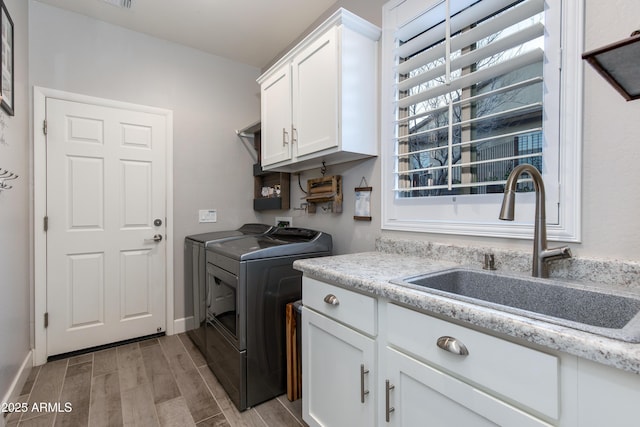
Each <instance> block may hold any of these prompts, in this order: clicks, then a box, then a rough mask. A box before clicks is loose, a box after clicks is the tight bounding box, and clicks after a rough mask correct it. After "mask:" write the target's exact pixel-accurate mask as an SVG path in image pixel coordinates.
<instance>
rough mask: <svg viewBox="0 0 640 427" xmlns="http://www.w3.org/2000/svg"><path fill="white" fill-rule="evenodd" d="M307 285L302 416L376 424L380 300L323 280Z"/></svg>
mask: <svg viewBox="0 0 640 427" xmlns="http://www.w3.org/2000/svg"><path fill="white" fill-rule="evenodd" d="M302 283H303V285H302V302H303V305H304V306H303V309H302V417H303V419H304V421H305V422H306V423H307V424H309V425H310V426H312V427H314V426H325V427H341V426H344V427H356V426H367V427H370V426H375V415H376V412H375V402H376V400H375V399H376V390H375V384H376V382H375V381H376V376H375V375H376V372H377V371H376V341H375V339H374V337H373V336H371V337H370V336H367V335H366V334H365V333H369V334H372V335H375V331H376V329H375V324H376V300H375V299H374V298H371V297H368V296H366V295H362V294H357V293H355V292H351V291H349V290H346V289H343V288H339V287H336V286H333V285H329V284H327V283H323V282H319V281H317V280H313V279H309V278H307V277H305V278H303V282H302Z"/></svg>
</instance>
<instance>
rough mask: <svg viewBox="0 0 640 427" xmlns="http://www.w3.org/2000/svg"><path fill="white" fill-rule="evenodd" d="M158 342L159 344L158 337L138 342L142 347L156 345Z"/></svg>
mask: <svg viewBox="0 0 640 427" xmlns="http://www.w3.org/2000/svg"><path fill="white" fill-rule="evenodd" d="M156 344H158V339H157V338H150V339H148V340H144V341H140V342H138V345H139V346H140V348H143V347H149V346H152V345H156Z"/></svg>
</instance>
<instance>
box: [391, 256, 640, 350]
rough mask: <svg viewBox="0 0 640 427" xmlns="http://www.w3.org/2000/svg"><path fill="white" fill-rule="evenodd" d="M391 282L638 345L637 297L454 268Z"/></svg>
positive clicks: (639, 318)
mask: <svg viewBox="0 0 640 427" xmlns="http://www.w3.org/2000/svg"><path fill="white" fill-rule="evenodd" d="M393 282H394V283H397V284H404V285H408V286H410V287H415V288H418V289H424V290H425V291H427V292H429V293H433V294H436V295H441V296H445V297H449V298H453V299H457V300H462V301H466V302H469V303H472V304H477V305H481V306H485V307H490V308H493V309H496V310H501V311H506V312H510V313H513V314H518V315H521V316H526V317H530V318H534V319H538V320H543V321H547V322H550V323H554V324H559V325H562V326H567V327H570V328H574V329H579V330H582V331H587V332H591V333H595V334H599V335H602V336H606V337H609V338H615V339H619V340H623V341H627V342H634V343H637V342H640V314H639V313H640V296H637V295H634V294H631V293H625V292H620V291H610V290H608V289H607V290H606V292H604V291H603V290H601V289H596V288H591V287H586V286H581V285H576V284H570V283H565V282H560V281H555V280H551V279H539V278H534V277H520V276H512V275H506V274H501V273H500V274H499V273H495V272H488V271H483V270H472V269H465V268H455V269H450V270H445V271H441V272H437V273H431V274H425V275H421V276H413V277H408V278H404V279H400V280H394V281H393Z"/></svg>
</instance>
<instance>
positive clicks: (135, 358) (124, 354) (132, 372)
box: [117, 343, 148, 392]
mask: <svg viewBox="0 0 640 427" xmlns="http://www.w3.org/2000/svg"><path fill="white" fill-rule="evenodd" d="M117 357H118V377H119V379H120V391H121V392H124V391H126V390H129V389H132V388H135V387H138V386H140V385H143V384H145V383H147V382H148V380H147V374H146V372H145V369H144V363H143V361H142V353H141V352H140V347H139V346H138V344H137V343H134V344H127V345H123V346H122V347H118V348H117Z"/></svg>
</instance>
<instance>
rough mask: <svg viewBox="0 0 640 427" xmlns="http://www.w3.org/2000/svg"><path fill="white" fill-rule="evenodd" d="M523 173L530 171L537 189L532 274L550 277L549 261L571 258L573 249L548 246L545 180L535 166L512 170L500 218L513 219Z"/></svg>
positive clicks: (519, 166)
mask: <svg viewBox="0 0 640 427" xmlns="http://www.w3.org/2000/svg"><path fill="white" fill-rule="evenodd" d="M523 173H528V174H529V176H530V177H531V178H532V179H533V187H534V189H535V191H536V218H535V224H534V232H533V268H532V272H531V275H532V276H534V277H549V266H548V262H549V261H553V260H556V259H562V258H571V250H570V249H569V247H568V246H562V247H559V248H551V249H548V248H547V224H546V211H545V204H544V200H545V192H544V182H543V181H542V175H540V172H538V169H536V168H535V167H534V166H532V165H529V164H522V165H518V166H516V167H515V168H514V169H513V170H512V171H511V173H510V174H509V177H508V178H507V183H506V185H505V189H504V198H503V199H502V208H501V209H500V217H499V218H500V219H502V220H505V221H513V216H514V208H515V201H516V197H515V196H516V185H517V183H518V177H519V176H520V175H521V174H523Z"/></svg>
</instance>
